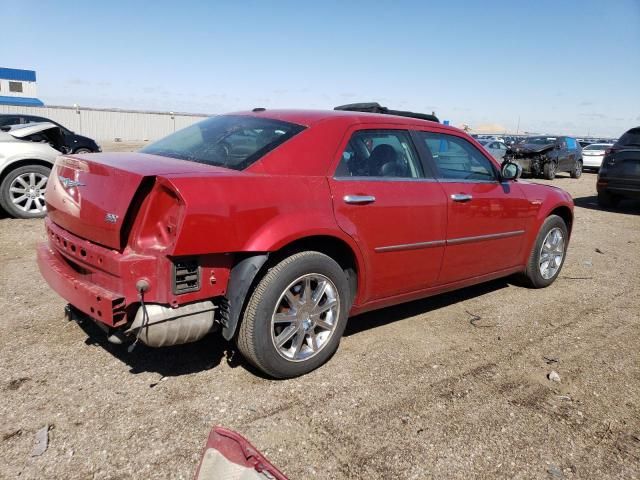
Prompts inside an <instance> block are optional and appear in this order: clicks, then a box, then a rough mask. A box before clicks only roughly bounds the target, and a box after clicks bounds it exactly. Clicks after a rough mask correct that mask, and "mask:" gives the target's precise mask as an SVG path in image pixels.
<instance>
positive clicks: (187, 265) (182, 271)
mask: <svg viewBox="0 0 640 480" xmlns="http://www.w3.org/2000/svg"><path fill="white" fill-rule="evenodd" d="M200 279H201V274H200V266H199V265H198V261H197V260H195V259H190V260H176V261H175V262H174V263H173V293H174V294H175V295H180V294H181V293H188V292H195V291H197V290H200Z"/></svg>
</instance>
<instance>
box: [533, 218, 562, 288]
mask: <svg viewBox="0 0 640 480" xmlns="http://www.w3.org/2000/svg"><path fill="white" fill-rule="evenodd" d="M568 240H569V230H568V229H567V225H566V224H565V223H564V220H562V218H561V217H559V216H558V215H550V216H549V217H547V219H546V220H545V221H544V223H543V224H542V227H541V228H540V231H539V232H538V236H537V237H536V242H535V243H534V245H533V250H532V251H531V255H530V256H529V263H528V264H527V268H526V270H525V272H524V274H525V277H526V279H527V280H528V283H529V285H530V286H531V287H534V288H543V287H547V286H549V285H551V284H552V283H553V282H554V280H555V279H556V278H557V277H558V274H559V273H560V270H561V269H562V265H563V264H564V259H565V253H566V248H567V241H568Z"/></svg>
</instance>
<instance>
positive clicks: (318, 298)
mask: <svg viewBox="0 0 640 480" xmlns="http://www.w3.org/2000/svg"><path fill="white" fill-rule="evenodd" d="M339 312H340V296H339V295H338V290H337V288H336V286H335V285H334V284H333V282H332V281H331V280H329V279H328V278H327V277H325V276H324V275H321V274H319V273H310V274H307V275H303V276H301V277H299V278H297V279H296V280H294V281H293V282H291V283H290V284H289V286H288V287H287V288H286V289H285V291H284V292H283V293H282V295H280V299H279V300H278V302H277V303H276V308H275V310H274V312H273V316H272V317H271V341H272V342H273V345H274V346H275V347H276V350H277V351H278V353H279V354H280V355H281V356H282V357H284V358H286V359H287V360H289V361H294V362H300V361H303V360H308V359H309V358H311V357H313V356H315V355H316V354H317V353H318V352H320V350H322V349H323V348H324V347H325V346H326V345H327V343H329V339H330V338H331V336H332V335H333V332H334V331H335V329H336V325H337V324H338V315H339Z"/></svg>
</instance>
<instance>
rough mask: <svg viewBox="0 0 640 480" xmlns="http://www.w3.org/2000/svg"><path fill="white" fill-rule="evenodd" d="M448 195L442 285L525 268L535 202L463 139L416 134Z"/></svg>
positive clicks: (451, 135) (429, 133)
mask: <svg viewBox="0 0 640 480" xmlns="http://www.w3.org/2000/svg"><path fill="white" fill-rule="evenodd" d="M416 137H417V138H418V139H419V140H418V148H420V152H421V153H422V154H423V155H424V156H426V157H427V162H429V164H431V165H432V167H433V170H434V174H435V176H436V177H437V178H438V181H439V182H440V184H441V185H442V188H443V190H444V191H445V194H446V201H447V205H448V206H447V212H448V224H447V234H446V241H447V246H446V250H445V254H444V259H443V265H442V271H441V273H440V277H439V279H438V283H439V284H447V283H451V282H456V281H459V280H465V279H470V278H474V277H478V276H481V275H485V274H489V273H493V272H499V271H502V270H505V269H508V268H510V267H514V266H516V265H518V264H519V263H521V259H522V248H523V246H524V238H525V235H524V234H525V225H526V224H527V221H526V218H527V215H528V211H529V202H528V201H527V199H526V198H525V196H524V194H523V193H522V192H521V190H520V188H519V187H518V185H517V183H515V182H500V181H499V172H498V169H497V165H496V164H495V163H494V162H493V161H492V160H490V159H489V158H488V157H486V156H485V155H484V154H483V153H482V152H481V151H480V150H479V149H478V148H476V147H475V146H474V145H473V144H471V143H470V142H469V141H467V140H466V139H464V138H463V137H460V136H457V135H453V134H444V133H432V132H419V133H417V134H416Z"/></svg>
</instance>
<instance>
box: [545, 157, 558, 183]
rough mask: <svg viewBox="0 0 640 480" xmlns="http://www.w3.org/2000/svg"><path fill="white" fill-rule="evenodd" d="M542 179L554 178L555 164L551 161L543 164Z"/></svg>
mask: <svg viewBox="0 0 640 480" xmlns="http://www.w3.org/2000/svg"><path fill="white" fill-rule="evenodd" d="M544 178H546V179H547V180H553V179H554V178H556V164H555V162H553V161H549V162H547V163H545V164H544Z"/></svg>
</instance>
